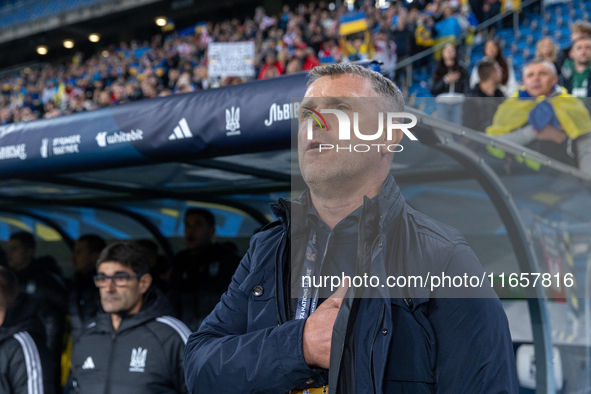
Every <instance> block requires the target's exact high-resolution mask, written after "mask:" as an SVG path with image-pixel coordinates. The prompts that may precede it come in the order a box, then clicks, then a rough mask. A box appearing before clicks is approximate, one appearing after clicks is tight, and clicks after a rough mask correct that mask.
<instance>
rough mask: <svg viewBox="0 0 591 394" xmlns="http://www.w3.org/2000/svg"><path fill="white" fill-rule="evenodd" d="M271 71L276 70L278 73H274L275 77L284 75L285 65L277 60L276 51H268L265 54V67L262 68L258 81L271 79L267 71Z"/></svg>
mask: <svg viewBox="0 0 591 394" xmlns="http://www.w3.org/2000/svg"><path fill="white" fill-rule="evenodd" d="M269 69H274V70H275V71H276V73H274V74H273V76H278V75H281V74H283V70H284V68H283V64H281V63H280V62H279V61H278V60H277V51H276V50H275V49H268V50H267V52H266V53H265V64H264V65H263V67H261V71H260V72H259V77H258V79H266V78H270V76H268V74H267V71H268V70H269ZM269 75H270V74H269Z"/></svg>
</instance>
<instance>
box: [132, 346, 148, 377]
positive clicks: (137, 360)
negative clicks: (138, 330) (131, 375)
mask: <svg viewBox="0 0 591 394" xmlns="http://www.w3.org/2000/svg"><path fill="white" fill-rule="evenodd" d="M147 355H148V349H142V348H141V347H138V348H137V349H132V351H131V362H130V363H129V372H144V371H145V368H146V356H147Z"/></svg>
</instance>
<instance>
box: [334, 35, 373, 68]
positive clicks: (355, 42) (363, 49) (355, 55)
mask: <svg viewBox="0 0 591 394" xmlns="http://www.w3.org/2000/svg"><path fill="white" fill-rule="evenodd" d="M339 41H340V45H341V48H342V49H343V55H344V56H345V57H346V58H348V59H349V61H352V62H353V61H357V60H365V59H372V58H373V56H374V53H375V49H374V46H373V39H372V37H371V34H370V32H369V31H368V30H366V31H364V32H360V33H355V34H351V35H350V36H348V37H346V38H345V37H341V38H340V40H339Z"/></svg>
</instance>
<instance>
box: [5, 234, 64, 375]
mask: <svg viewBox="0 0 591 394" xmlns="http://www.w3.org/2000/svg"><path fill="white" fill-rule="evenodd" d="M35 253H36V245H35V238H34V237H33V235H32V234H30V233H27V232H24V231H23V232H17V233H14V234H12V235H11V236H10V239H9V241H8V245H7V246H6V257H7V261H8V266H9V267H10V268H12V269H13V270H14V271H15V272H16V276H17V277H18V281H19V285H20V289H21V291H22V292H24V293H27V294H29V295H30V296H31V298H32V299H34V300H35V301H36V302H37V303H38V304H39V317H40V318H41V321H42V322H43V325H44V327H45V334H46V338H47V339H46V341H47V342H46V344H47V347H48V348H49V351H50V352H51V354H52V357H53V358H54V360H55V362H56V363H59V360H60V356H61V353H62V337H63V335H64V330H65V316H66V309H67V299H68V293H67V291H66V285H65V283H64V282H63V280H62V278H61V276H60V274H59V268H58V267H57V264H56V263H55V260H54V259H53V258H51V257H48V256H46V257H42V258H37V259H35Z"/></svg>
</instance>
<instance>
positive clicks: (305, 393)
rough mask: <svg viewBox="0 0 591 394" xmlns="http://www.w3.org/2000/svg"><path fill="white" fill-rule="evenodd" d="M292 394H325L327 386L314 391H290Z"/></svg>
mask: <svg viewBox="0 0 591 394" xmlns="http://www.w3.org/2000/svg"><path fill="white" fill-rule="evenodd" d="M291 393H292V394H327V393H328V386H322V387H318V388H315V389H305V390H304V391H292V392H291Z"/></svg>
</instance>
